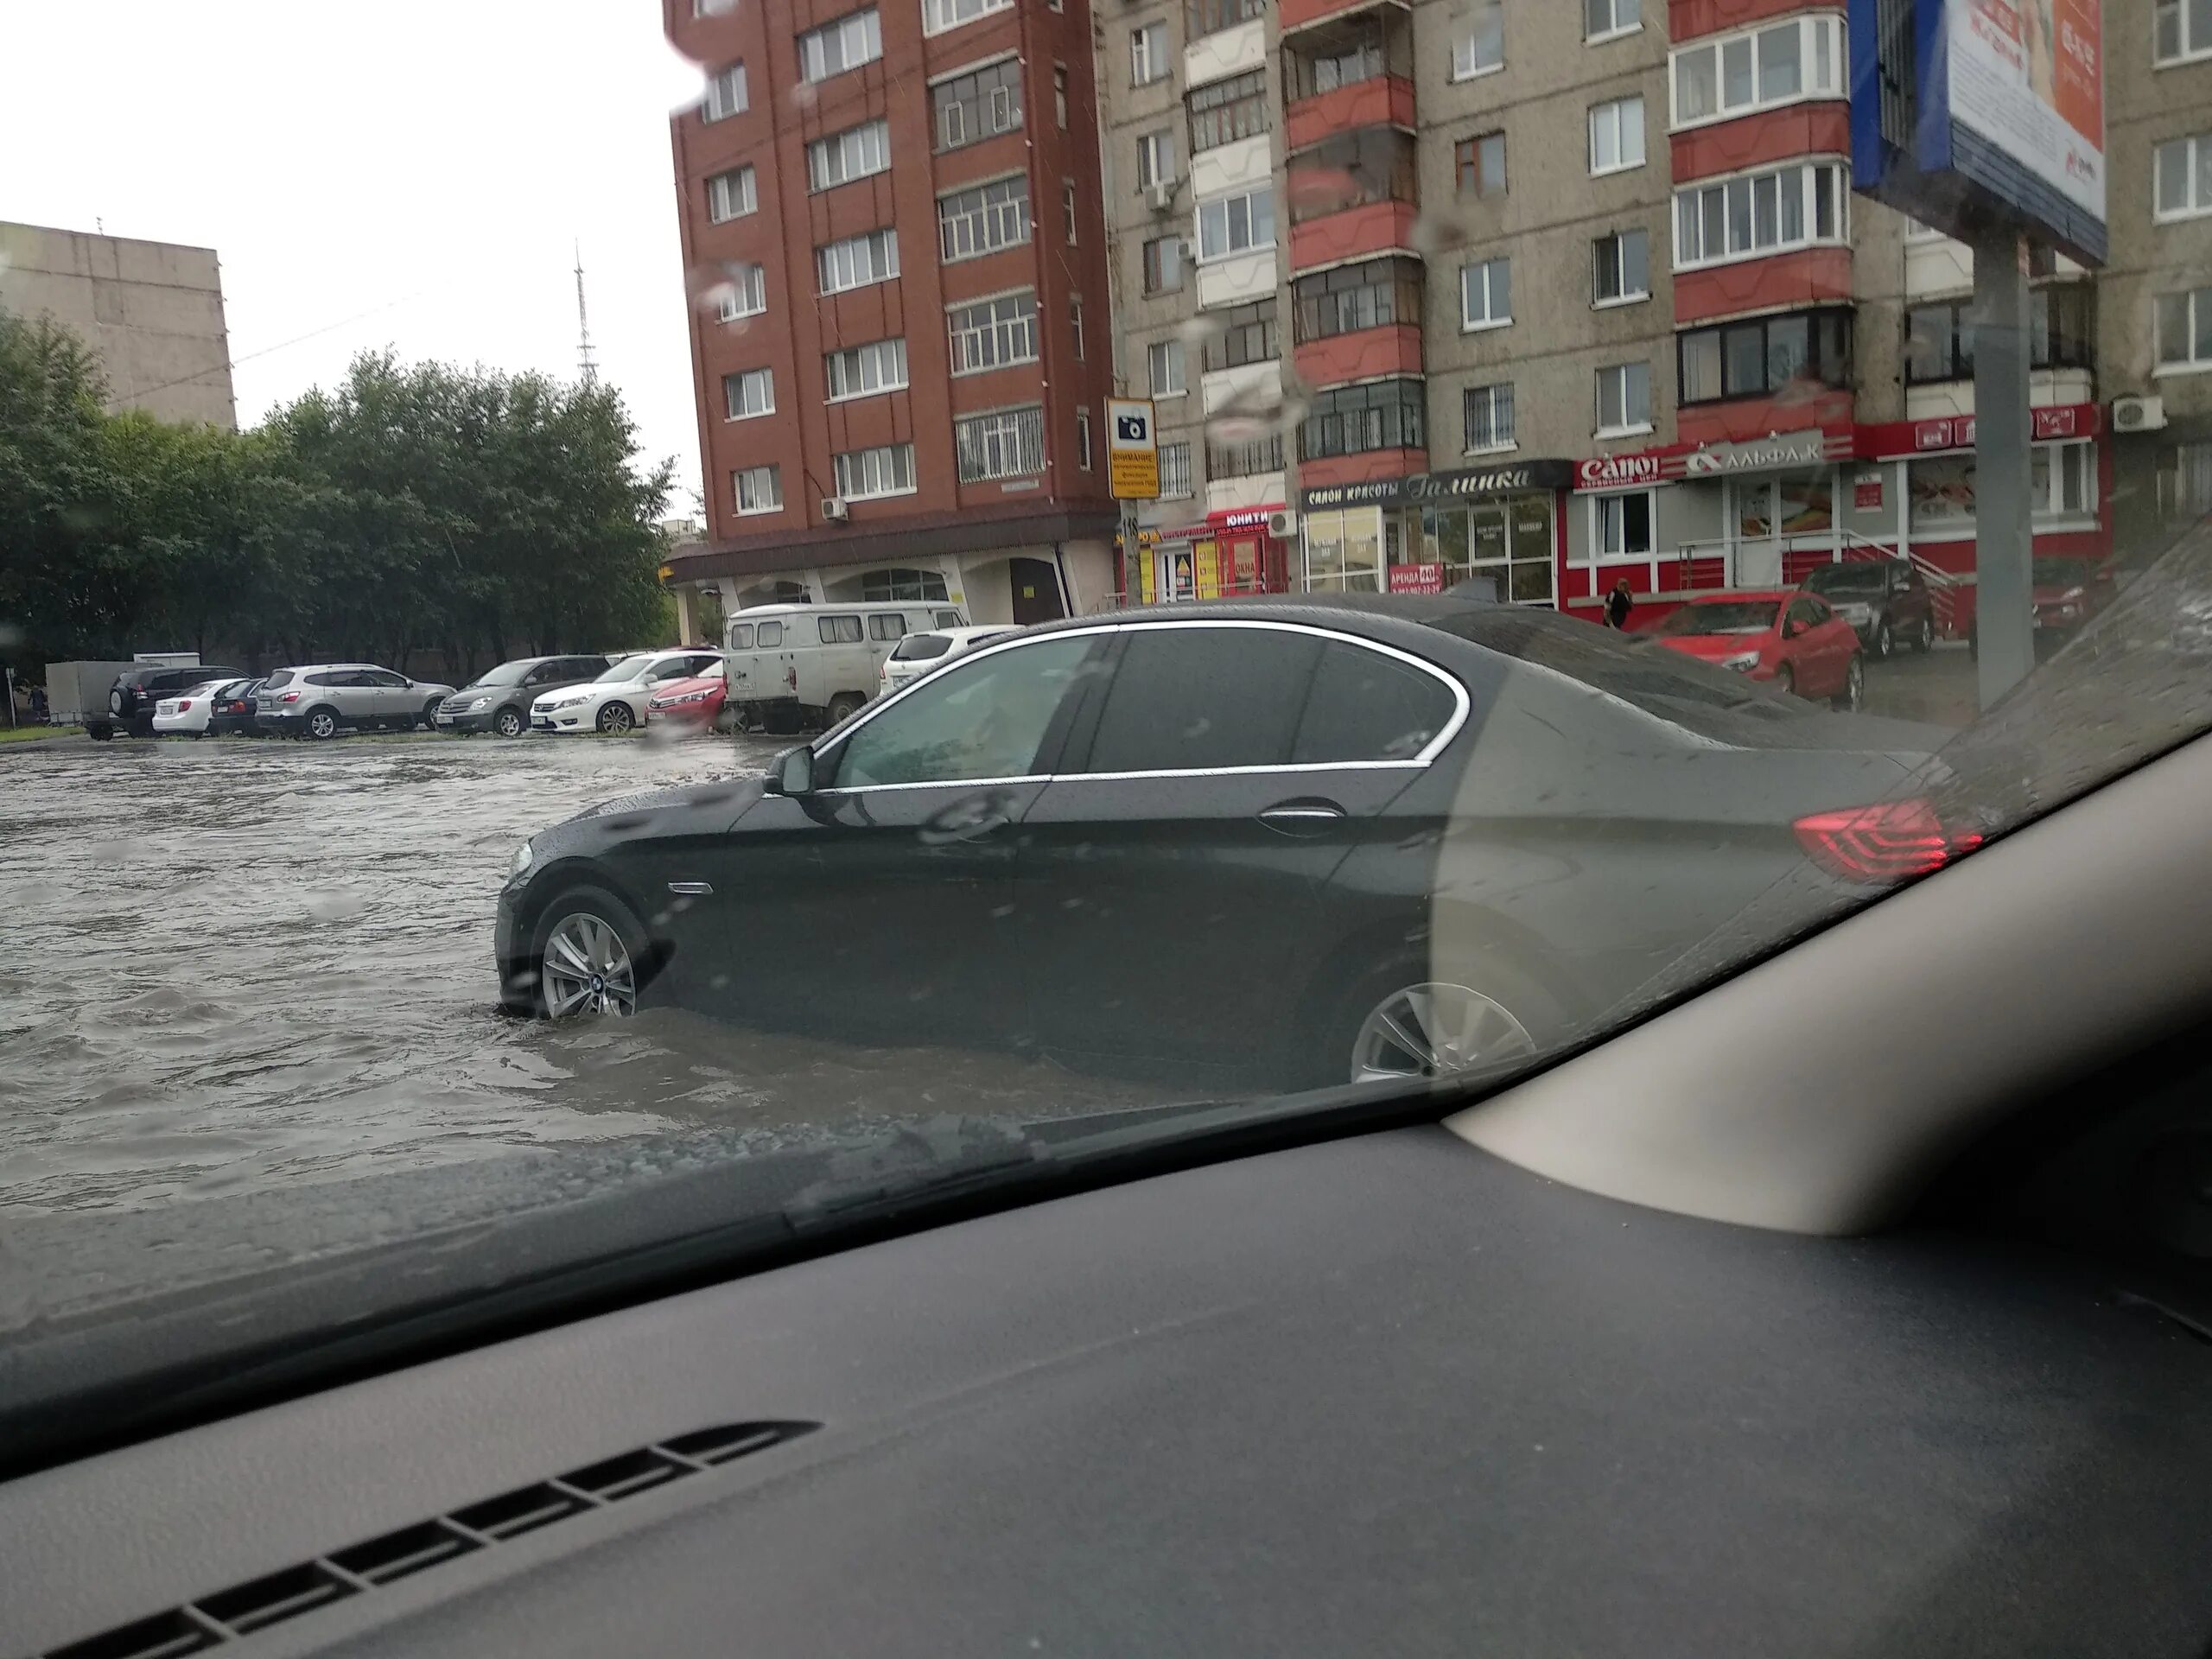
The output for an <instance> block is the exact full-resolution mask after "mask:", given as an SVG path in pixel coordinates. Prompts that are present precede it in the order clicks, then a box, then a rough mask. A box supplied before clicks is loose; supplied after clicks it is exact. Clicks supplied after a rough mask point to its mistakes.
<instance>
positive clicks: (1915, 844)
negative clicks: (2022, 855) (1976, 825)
mask: <svg viewBox="0 0 2212 1659" xmlns="http://www.w3.org/2000/svg"><path fill="white" fill-rule="evenodd" d="M1796 830H1797V839H1798V841H1799V842H1800V843H1802V845H1803V847H1804V849H1805V851H1806V853H1807V854H1808V855H1809V856H1810V857H1811V858H1812V861H1814V862H1815V864H1818V865H1819V866H1820V867H1821V868H1822V869H1824V870H1827V871H1828V872H1829V873H1830V874H1834V875H1840V876H1844V877H1846V878H1847V879H1848V880H1853V881H1904V880H1910V878H1911V877H1913V876H1916V875H1927V874H1930V873H1932V872H1934V871H1936V870H1940V869H1941V868H1943V866H1944V865H1946V864H1948V863H1950V862H1951V861H1953V860H1955V859H1958V858H1961V857H1964V856H1965V855H1967V854H1968V853H1970V852H1972V851H1974V849H1975V848H1977V847H1979V846H1980V845H1981V836H1980V835H1979V834H1978V833H1976V832H1975V831H1974V830H1971V829H1954V828H1950V827H1948V826H1947V825H1945V823H1943V821H1942V819H1941V818H1940V817H1937V816H1936V809H1935V808H1934V807H1933V806H1931V805H1929V804H1928V803H1927V802H1926V801H1923V800H1918V799H1914V800H1908V801H1887V802H1885V803H1883V804H1880V805H1878V806H1847V807H1840V808H1838V809H1837V810H1835V811H1833V812H1815V813H1813V814H1812V815H1811V816H1809V817H1802V818H1800V819H1798V820H1797V823H1796Z"/></svg>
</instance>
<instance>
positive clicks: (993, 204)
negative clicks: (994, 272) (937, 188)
mask: <svg viewBox="0 0 2212 1659" xmlns="http://www.w3.org/2000/svg"><path fill="white" fill-rule="evenodd" d="M937 234H938V251H939V252H940V253H941V254H942V256H943V257H944V260H945V262H946V263H947V264H950V263H951V262H952V261H954V260H956V259H973V258H976V257H979V256H981V255H982V254H986V253H995V252H996V251H998V250H999V249H1001V248H1010V247H1013V246H1014V245H1015V244H1017V243H1021V242H1027V240H1028V239H1029V180H1028V178H1027V176H1026V175H1022V174H1020V173H1017V174H1015V175H1014V176H1013V177H1011V178H1006V179H994V180H992V181H990V182H989V183H988V184H979V185H976V186H975V187H973V188H969V189H966V190H956V191H954V192H953V193H952V194H950V195H949V196H939V197H938V199H937Z"/></svg>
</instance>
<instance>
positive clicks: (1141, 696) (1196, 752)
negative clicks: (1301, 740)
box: [987, 627, 1321, 772]
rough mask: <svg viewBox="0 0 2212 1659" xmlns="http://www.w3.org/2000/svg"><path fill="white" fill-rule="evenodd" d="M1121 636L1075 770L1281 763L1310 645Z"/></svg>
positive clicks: (1306, 675)
mask: <svg viewBox="0 0 2212 1659" xmlns="http://www.w3.org/2000/svg"><path fill="white" fill-rule="evenodd" d="M1124 638H1125V639H1126V645H1125V648H1124V650H1123V652H1122V660H1121V665H1120V666H1119V667H1118V668H1117V669H1116V670H1115V671H1114V683H1113V685H1112V687H1111V689H1110V690H1109V691H1108V692H1107V694H1106V704H1105V707H1104V709H1103V710H1102V712H1101V713H1100V715H1099V717H1098V730H1097V733H1096V736H1094V737H1093V738H1092V740H1091V744H1090V756H1089V758H1088V759H1087V760H1085V761H1084V766H1083V770H1084V771H1085V772H1187V771H1192V770H1194V769H1198V768H1207V767H1218V766H1283V765H1286V764H1287V762H1288V761H1289V760H1290V750H1291V743H1292V741H1293V739H1294V736H1295V735H1296V734H1297V730H1298V720H1299V715H1300V711H1301V710H1302V709H1304V708H1305V706H1306V692H1307V690H1308V689H1309V688H1310V687H1311V686H1312V684H1313V671H1314V667H1315V665H1316V664H1317V663H1318V662H1319V659H1320V656H1321V641H1320V640H1319V639H1316V638H1315V637H1314V636H1313V635H1312V634H1310V633H1296V632H1289V631H1287V630H1284V629H1281V628H1231V627H1152V628H1137V629H1132V630H1131V631H1130V632H1128V634H1127V635H1126V636H1124ZM987 660H988V659H987Z"/></svg>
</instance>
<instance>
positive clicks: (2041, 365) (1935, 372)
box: [1904, 283, 2095, 386]
mask: <svg viewBox="0 0 2212 1659" xmlns="http://www.w3.org/2000/svg"><path fill="white" fill-rule="evenodd" d="M2090 293H2091V289H2090V288H2089V285H2088V283H2058V284H2055V285H2053V286H2051V287H2049V288H2038V289H2033V290H2031V292H2030V293H2029V295H2028V354H2029V365H2030V366H2031V367H2032V368H2037V369H2057V368H2068V369H2086V368H2092V367H2094V366H2095V359H2094V355H2093V353H2094V332H2095V331H2094V326H2093V323H2092V321H2091V316H2090V311H2091V303H2090ZM1971 313H1972V302H1970V301H1967V300H1962V299H1961V300H1949V301H1944V302H1938V303H1936V304H1934V305H1916V306H1914V307H1913V308H1912V309H1910V311H1908V312H1906V313H1905V328H1904V378H1905V384H1906V385H1909V386H1919V385H1940V384H1942V382H1944V381H1947V380H1970V379H1972V378H1974V321H1973V318H1972V315H1971Z"/></svg>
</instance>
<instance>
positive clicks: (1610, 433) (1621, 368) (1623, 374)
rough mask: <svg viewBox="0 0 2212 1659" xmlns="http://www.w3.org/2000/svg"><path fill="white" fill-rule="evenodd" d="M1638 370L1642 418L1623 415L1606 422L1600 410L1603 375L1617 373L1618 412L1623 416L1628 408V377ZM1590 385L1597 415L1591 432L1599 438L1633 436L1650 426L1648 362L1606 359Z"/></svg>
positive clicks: (1603, 400) (1603, 395)
mask: <svg viewBox="0 0 2212 1659" xmlns="http://www.w3.org/2000/svg"><path fill="white" fill-rule="evenodd" d="M1639 370H1640V371H1642V372H1643V419H1642V420H1640V421H1631V420H1627V419H1623V420H1621V421H1619V422H1617V423H1614V424H1612V425H1611V426H1608V425H1607V424H1606V423H1605V414H1604V410H1605V381H1606V377H1607V376H1609V375H1618V376H1619V377H1620V382H1619V384H1620V404H1621V414H1622V415H1623V416H1626V415H1627V414H1628V412H1629V411H1628V401H1629V400H1628V377H1629V376H1630V374H1631V373H1634V372H1637V371H1639ZM1592 389H1593V391H1594V392H1595V394H1596V405H1595V409H1594V410H1593V413H1594V414H1595V416H1596V418H1597V428H1596V431H1595V434H1594V435H1596V436H1598V437H1600V438H1633V437H1640V436H1642V435H1643V434H1644V433H1646V432H1649V430H1651V416H1652V407H1651V365H1650V364H1649V363H1648V362H1644V361H1642V360H1638V361H1635V362H1630V363H1608V364H1606V365H1605V367H1603V368H1601V369H1599V371H1598V372H1597V375H1596V377H1595V380H1594V384H1593V388H1592Z"/></svg>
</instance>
